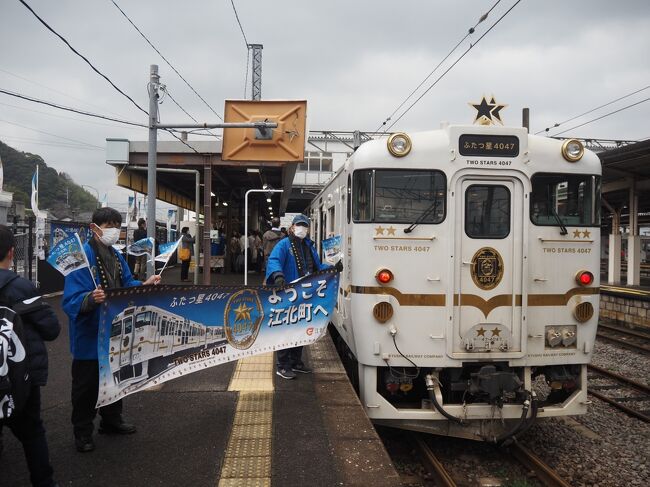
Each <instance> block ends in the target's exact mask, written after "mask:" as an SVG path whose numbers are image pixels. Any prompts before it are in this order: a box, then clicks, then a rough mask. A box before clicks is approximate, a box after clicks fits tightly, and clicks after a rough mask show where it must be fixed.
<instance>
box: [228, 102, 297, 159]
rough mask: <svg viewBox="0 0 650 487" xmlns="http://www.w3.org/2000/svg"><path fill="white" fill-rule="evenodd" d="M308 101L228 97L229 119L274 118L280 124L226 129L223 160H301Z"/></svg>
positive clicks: (253, 119)
mask: <svg viewBox="0 0 650 487" xmlns="http://www.w3.org/2000/svg"><path fill="white" fill-rule="evenodd" d="M306 117H307V102H306V101H304V100H302V101H294V100H291V101H287V100H272V101H254V100H226V108H225V110H224V119H225V122H226V123H241V122H264V121H266V122H274V123H277V124H278V127H277V128H274V129H267V130H268V131H267V132H266V133H260V131H259V130H258V129H255V128H226V129H224V130H223V149H222V154H221V158H222V159H223V160H224V161H241V162H244V161H257V162H302V161H303V159H304V154H305V126H306Z"/></svg>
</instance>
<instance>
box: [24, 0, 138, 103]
mask: <svg viewBox="0 0 650 487" xmlns="http://www.w3.org/2000/svg"><path fill="white" fill-rule="evenodd" d="M18 1H19V2H20V3H22V4H23V5H24V6H25V8H27V10H29V11H30V12H31V13H32V14H33V15H34V17H36V18H37V19H38V21H39V22H40V23H41V24H43V25H44V26H45V28H46V29H47V30H49V31H50V32H52V33H53V34H54V35H55V36H57V37H58V38H59V39H61V40H62V41H63V42H64V43H65V45H66V46H68V47H69V48H70V50H71V51H72V52H74V53H75V54H76V55H77V56H79V57H80V58H81V59H83V60H84V61H85V62H86V64H88V66H90V68H91V69H92V70H93V71H95V72H96V73H97V74H98V75H100V76H101V77H102V78H104V79H105V80H106V81H107V82H108V83H109V84H110V85H111V86H112V87H113V88H115V90H117V92H118V93H120V94H121V95H122V96H124V97H125V98H126V99H127V100H129V101H130V102H131V103H133V105H135V107H136V108H138V110H140V111H141V112H142V113H144V114H145V115H147V116H149V113H148V112H147V111H146V110H145V109H144V108H142V107H141V106H140V105H138V104H137V103H136V102H135V100H134V99H133V98H131V97H130V96H129V95H127V94H126V93H124V92H123V91H122V90H121V89H119V88H118V87H117V86H116V85H115V83H113V82H112V81H111V80H110V78H109V77H108V76H106V75H105V74H104V73H102V72H101V71H100V70H99V69H97V68H96V67H95V66H94V65H93V63H91V62H90V61H89V60H88V58H87V57H85V56H84V55H83V54H81V53H80V52H79V51H77V50H76V49H75V48H74V47H72V45H71V44H70V43H69V42H68V41H67V40H66V39H65V37H63V36H62V35H61V34H59V33H58V32H57V31H55V30H54V29H53V28H52V27H50V25H49V24H48V23H47V22H45V20H43V19H42V18H41V17H40V16H39V15H38V14H37V13H36V12H35V11H34V9H32V7H30V6H29V5H28V4H27V2H25V0H18Z"/></svg>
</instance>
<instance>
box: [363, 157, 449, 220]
mask: <svg viewBox="0 0 650 487" xmlns="http://www.w3.org/2000/svg"><path fill="white" fill-rule="evenodd" d="M445 186H446V179H445V175H444V174H443V173H442V172H440V171H422V170H419V171H418V170H402V169H386V170H383V169H382V170H380V169H377V170H376V171H375V178H374V196H375V203H374V219H373V221H375V222H381V223H413V222H414V221H416V220H418V219H420V218H421V220H420V223H440V222H442V221H443V220H444V219H445V196H446V189H445Z"/></svg>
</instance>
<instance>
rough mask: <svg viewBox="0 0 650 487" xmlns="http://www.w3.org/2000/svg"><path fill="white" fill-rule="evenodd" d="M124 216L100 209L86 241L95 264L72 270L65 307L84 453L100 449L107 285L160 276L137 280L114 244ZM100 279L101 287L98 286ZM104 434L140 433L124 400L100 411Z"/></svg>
mask: <svg viewBox="0 0 650 487" xmlns="http://www.w3.org/2000/svg"><path fill="white" fill-rule="evenodd" d="M121 224H122V215H120V213H119V212H118V211H116V210H114V209H113V208H108V207H105V208H99V209H97V210H95V212H94V213H93V217H92V223H91V225H90V228H91V230H92V232H93V234H94V235H93V238H92V239H91V240H90V241H89V242H86V243H85V244H84V252H85V253H86V256H87V257H88V263H89V264H90V273H92V276H93V277H94V280H93V277H91V274H90V273H89V272H88V269H85V268H84V269H79V270H77V271H74V272H71V273H70V274H68V275H67V276H66V278H65V288H64V290H63V310H64V311H65V313H66V314H67V315H68V318H69V321H70V351H71V352H72V418H71V419H72V425H73V432H74V437H75V446H76V448H77V451H79V452H90V451H93V450H94V449H95V443H94V442H93V438H92V435H93V430H94V424H93V420H94V419H95V415H96V413H97V410H96V409H95V404H96V402H97V394H98V389H99V364H98V361H97V332H98V328H99V308H100V305H101V304H102V303H103V302H104V301H105V300H106V293H105V292H104V290H105V289H110V288H116V287H133V286H140V285H154V284H158V283H159V282H160V276H158V275H154V276H151V277H150V278H149V279H147V280H146V281H145V282H141V281H138V280H136V279H134V278H133V275H132V274H131V270H130V269H129V266H128V265H127V263H126V261H125V260H124V257H122V254H121V253H119V252H118V251H117V250H116V249H114V248H113V247H112V246H113V245H114V244H115V243H116V242H117V240H118V239H119V237H120V226H121ZM95 282H96V283H97V286H95ZM99 414H100V416H101V418H102V419H101V422H100V425H99V432H100V433H105V434H130V433H135V431H136V429H135V426H134V425H132V424H129V423H127V422H125V421H124V419H123V418H122V401H117V402H115V403H113V404H110V405H108V406H105V407H102V408H100V409H99Z"/></svg>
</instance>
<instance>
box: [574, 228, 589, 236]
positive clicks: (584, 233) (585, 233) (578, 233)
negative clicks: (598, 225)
mask: <svg viewBox="0 0 650 487" xmlns="http://www.w3.org/2000/svg"><path fill="white" fill-rule="evenodd" d="M573 238H591V232H590V231H589V229H587V228H585V229H584V230H578V229H575V230H574V231H573Z"/></svg>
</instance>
